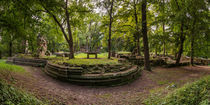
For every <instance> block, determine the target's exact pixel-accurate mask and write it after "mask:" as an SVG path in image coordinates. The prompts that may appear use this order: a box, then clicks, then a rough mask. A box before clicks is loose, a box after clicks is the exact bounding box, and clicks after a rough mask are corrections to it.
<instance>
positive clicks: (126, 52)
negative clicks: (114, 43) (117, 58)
mask: <svg viewBox="0 0 210 105" xmlns="http://www.w3.org/2000/svg"><path fill="white" fill-rule="evenodd" d="M117 53H118V54H131V52H128V51H120V52H117Z"/></svg>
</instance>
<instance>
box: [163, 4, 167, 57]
mask: <svg viewBox="0 0 210 105" xmlns="http://www.w3.org/2000/svg"><path fill="white" fill-rule="evenodd" d="M164 6H165V0H163V13H164V12H165V7H164ZM164 21H165V20H163V38H164V39H163V56H165V55H166V41H165V40H166V39H165V22H164Z"/></svg>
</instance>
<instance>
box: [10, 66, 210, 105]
mask: <svg viewBox="0 0 210 105" xmlns="http://www.w3.org/2000/svg"><path fill="white" fill-rule="evenodd" d="M23 67H24V68H25V69H26V71H27V72H28V73H29V74H28V75H14V78H15V79H16V84H15V85H16V86H18V87H23V88H24V89H25V90H27V91H29V92H32V93H34V94H35V95H36V96H37V97H38V98H47V99H48V100H51V101H56V100H57V101H58V102H60V103H64V104H67V105H69V104H70V105H75V104H76V105H92V104H94V105H107V104H109V105H110V104H112V105H125V104H134V105H140V104H141V102H142V100H143V99H145V98H146V97H147V95H148V94H149V92H150V91H151V90H156V89H155V88H161V87H162V88H165V87H167V86H168V84H170V83H176V84H177V86H181V85H183V84H184V83H186V82H190V81H191V80H197V79H198V78H200V77H202V76H205V75H209V74H210V67H207V66H195V67H179V68H169V69H168V68H162V67H156V68H154V69H153V72H147V71H143V72H142V76H141V77H140V78H138V79H137V80H136V81H134V82H132V83H130V84H127V85H122V86H117V87H88V86H77V85H72V84H69V83H68V82H62V81H60V80H56V79H53V78H51V77H49V76H46V74H45V73H44V71H43V70H44V69H43V68H37V67H30V66H23ZM160 81H168V84H167V83H166V84H159V82H160ZM180 81H181V82H180Z"/></svg>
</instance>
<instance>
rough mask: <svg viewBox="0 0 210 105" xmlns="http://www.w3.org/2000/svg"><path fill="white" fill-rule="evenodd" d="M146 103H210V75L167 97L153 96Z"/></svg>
mask: <svg viewBox="0 0 210 105" xmlns="http://www.w3.org/2000/svg"><path fill="white" fill-rule="evenodd" d="M145 104H146V105H209V104H210V76H207V77H205V78H202V79H200V80H198V81H196V82H194V83H191V84H187V85H184V86H183V87H182V88H179V89H177V90H175V91H174V92H172V93H169V94H168V95H167V96H166V97H164V98H161V97H157V96H154V97H151V98H149V99H147V100H145Z"/></svg>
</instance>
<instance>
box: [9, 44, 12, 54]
mask: <svg viewBox="0 0 210 105" xmlns="http://www.w3.org/2000/svg"><path fill="white" fill-rule="evenodd" d="M9 57H12V41H10V42H9Z"/></svg>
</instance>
